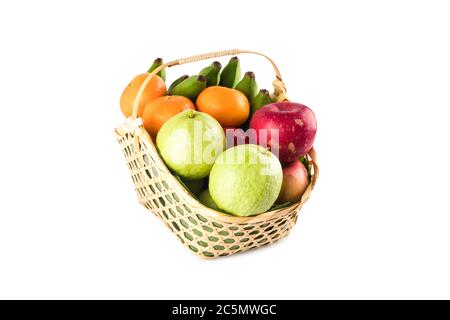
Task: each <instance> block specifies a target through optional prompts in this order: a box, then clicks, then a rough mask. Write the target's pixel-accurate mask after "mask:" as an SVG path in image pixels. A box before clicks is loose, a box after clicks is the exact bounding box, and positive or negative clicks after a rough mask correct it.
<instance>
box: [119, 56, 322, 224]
mask: <svg viewBox="0 0 450 320" xmlns="http://www.w3.org/2000/svg"><path fill="white" fill-rule="evenodd" d="M243 53H250V54H256V55H259V56H262V57H264V58H266V59H267V60H268V61H269V62H270V63H271V65H272V67H273V69H274V72H275V75H276V78H275V80H274V81H273V83H272V85H273V87H274V92H273V95H274V97H276V100H277V101H287V100H288V99H287V97H286V88H285V85H284V82H283V81H282V78H281V74H280V71H279V69H278V67H277V65H276V64H275V62H274V61H273V60H272V59H270V58H269V57H268V56H267V55H265V54H262V53H259V52H256V51H251V50H240V49H232V50H225V51H216V52H211V53H207V54H201V55H196V56H190V57H187V58H183V59H177V60H173V61H171V62H167V63H164V64H161V65H160V66H159V67H157V68H156V69H155V70H153V71H152V72H150V73H148V75H147V77H146V78H145V80H144V81H143V83H142V85H141V86H140V88H139V90H138V93H137V95H136V98H135V101H134V105H133V112H132V115H131V116H130V117H129V118H127V120H126V121H125V123H124V124H123V125H122V126H120V127H118V128H116V129H115V130H114V133H115V135H116V136H117V137H122V136H124V135H125V134H127V133H129V134H131V135H132V136H134V147H135V148H136V150H138V148H140V144H142V145H144V146H145V147H146V148H147V149H150V150H152V151H153V153H154V154H156V155H157V157H154V159H153V160H154V161H155V162H156V164H157V166H158V169H159V170H160V173H163V174H165V175H166V177H165V178H166V179H168V180H170V185H171V186H172V187H174V188H175V189H176V191H178V192H181V194H183V196H184V198H185V200H186V201H187V202H190V203H191V204H192V205H193V207H195V208H196V209H199V210H200V211H201V212H200V213H201V214H202V215H204V216H207V217H210V218H214V219H217V220H219V221H221V222H224V223H237V224H252V223H259V222H263V221H267V220H272V219H276V218H279V217H282V216H284V215H285V214H287V213H289V212H291V211H292V210H294V209H298V208H300V207H301V206H302V205H303V204H304V203H305V202H306V201H307V200H308V199H309V197H310V194H311V192H312V190H313V189H314V186H315V184H316V182H317V178H318V176H319V167H318V165H317V154H316V151H315V150H314V148H312V149H311V150H310V151H309V152H308V157H309V161H310V162H311V164H312V168H313V172H312V173H311V180H310V183H309V185H308V187H307V188H306V190H305V192H304V194H303V196H302V198H301V199H300V200H299V201H297V202H295V203H292V204H291V205H289V206H286V207H282V208H279V209H274V210H271V211H267V212H264V213H261V214H259V215H255V216H248V217H240V216H234V215H232V214H228V213H224V212H220V211H217V210H214V209H211V208H209V207H206V206H205V205H204V204H202V203H201V202H200V201H198V200H197V198H196V197H195V196H194V195H193V194H191V193H190V192H189V191H188V190H187V189H186V188H185V187H184V186H183V185H182V184H181V183H180V181H178V179H177V178H176V177H175V176H174V175H173V174H172V173H171V171H170V170H169V168H168V167H167V165H166V164H165V163H164V161H163V160H162V158H161V156H160V154H159V152H158V150H157V148H156V146H155V144H154V143H153V141H152V139H151V137H150V135H149V134H148V132H147V131H146V130H145V128H144V127H143V123H142V118H140V117H138V116H137V110H138V105H139V101H140V98H141V96H142V94H143V91H144V89H145V87H146V86H147V84H148V83H149V81H150V80H151V78H152V77H153V76H154V75H156V74H157V73H158V72H159V71H161V70H162V69H164V68H167V67H173V66H176V65H181V64H186V63H191V62H196V61H201V60H206V59H212V58H217V57H222V56H228V55H237V54H243Z"/></svg>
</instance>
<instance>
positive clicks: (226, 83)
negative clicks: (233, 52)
mask: <svg viewBox="0 0 450 320" xmlns="http://www.w3.org/2000/svg"><path fill="white" fill-rule="evenodd" d="M240 78H241V65H240V62H239V58H238V57H233V58H231V59H230V61H229V62H228V64H227V65H226V66H225V67H224V68H223V69H222V72H221V73H220V82H219V85H220V86H222V87H228V88H234V86H235V85H236V83H237V82H238V81H239V79H240Z"/></svg>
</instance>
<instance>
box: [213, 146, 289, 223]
mask: <svg viewBox="0 0 450 320" xmlns="http://www.w3.org/2000/svg"><path fill="white" fill-rule="evenodd" d="M282 181H283V170H282V168H281V163H280V161H279V160H278V158H277V157H276V156H275V155H274V154H273V153H271V152H270V151H269V150H266V149H265V148H263V147H261V146H258V145H254V144H246V145H239V146H236V147H232V148H230V149H228V150H226V151H225V152H223V153H222V154H221V155H220V156H219V157H218V158H217V160H216V162H215V164H214V166H213V168H212V170H211V173H210V176H209V192H210V194H211V197H212V199H213V200H214V202H215V203H216V204H217V206H218V207H219V208H220V209H222V210H223V211H225V212H228V213H231V214H233V215H236V216H252V215H257V214H260V213H263V212H266V211H267V210H269V209H270V207H271V206H272V205H273V204H274V203H275V200H276V199H277V197H278V195H279V193H280V190H281V185H282Z"/></svg>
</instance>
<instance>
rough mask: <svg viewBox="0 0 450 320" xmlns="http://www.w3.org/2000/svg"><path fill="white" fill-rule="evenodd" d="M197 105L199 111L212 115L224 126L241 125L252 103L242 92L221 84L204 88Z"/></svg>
mask: <svg viewBox="0 0 450 320" xmlns="http://www.w3.org/2000/svg"><path fill="white" fill-rule="evenodd" d="M196 106H197V109H198V111H201V112H205V113H207V114H209V115H211V116H212V117H214V118H215V119H216V120H217V121H219V123H220V124H221V125H222V126H223V127H240V126H241V125H243V124H244V123H245V121H246V120H247V119H248V116H249V113H250V104H249V102H248V99H247V97H246V96H245V95H244V94H243V93H242V92H240V91H238V90H235V89H230V88H225V87H220V86H212V87H209V88H206V89H205V90H203V92H202V93H200V95H199V96H198V98H197V102H196Z"/></svg>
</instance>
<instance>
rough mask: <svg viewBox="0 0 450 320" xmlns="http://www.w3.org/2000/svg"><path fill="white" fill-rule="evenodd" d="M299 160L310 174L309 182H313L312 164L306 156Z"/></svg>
mask: <svg viewBox="0 0 450 320" xmlns="http://www.w3.org/2000/svg"><path fill="white" fill-rule="evenodd" d="M299 160H300V162H301V163H303V165H304V166H305V168H306V172H307V173H308V178H309V180H311V162H310V161H309V160H308V158H307V157H306V156H302V157H300V159H299Z"/></svg>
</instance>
